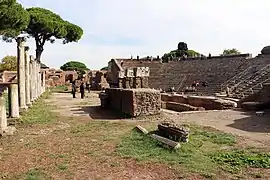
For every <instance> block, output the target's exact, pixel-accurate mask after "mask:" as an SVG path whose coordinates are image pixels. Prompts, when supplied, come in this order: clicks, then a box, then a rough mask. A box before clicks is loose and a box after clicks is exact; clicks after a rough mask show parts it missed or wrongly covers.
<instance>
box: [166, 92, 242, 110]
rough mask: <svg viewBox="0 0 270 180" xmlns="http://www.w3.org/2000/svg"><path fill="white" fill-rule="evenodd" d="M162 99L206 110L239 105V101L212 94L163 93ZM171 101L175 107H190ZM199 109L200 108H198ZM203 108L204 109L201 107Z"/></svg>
mask: <svg viewBox="0 0 270 180" xmlns="http://www.w3.org/2000/svg"><path fill="white" fill-rule="evenodd" d="M161 97H162V101H165V102H175V103H179V104H188V105H190V107H192V106H193V107H202V108H204V109H205V110H222V109H231V108H235V107H237V103H236V102H234V101H230V100H224V99H220V98H216V97H211V96H184V95H178V94H174V95H170V94H162V96H161ZM175 103H171V104H170V105H169V106H171V107H172V108H175V109H179V108H183V109H185V108H184V107H188V106H184V105H178V106H177V104H175ZM191 109H192V108H191ZM198 110H199V109H198ZM201 110H202V109H201Z"/></svg>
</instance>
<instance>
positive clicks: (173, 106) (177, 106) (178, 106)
mask: <svg viewBox="0 0 270 180" xmlns="http://www.w3.org/2000/svg"><path fill="white" fill-rule="evenodd" d="M166 109H169V110H173V111H178V112H183V111H203V110H205V109H204V108H203V107H194V106H191V105H189V104H183V103H176V102H166Z"/></svg>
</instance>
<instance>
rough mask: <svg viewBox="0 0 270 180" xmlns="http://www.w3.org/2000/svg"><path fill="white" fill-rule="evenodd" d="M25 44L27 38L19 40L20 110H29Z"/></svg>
mask: <svg viewBox="0 0 270 180" xmlns="http://www.w3.org/2000/svg"><path fill="white" fill-rule="evenodd" d="M24 43H25V38H23V37H18V38H17V59H18V60H17V63H18V64H17V74H18V75H17V79H18V91H19V105H20V108H21V109H22V110H23V109H27V106H26V95H25V56H24V49H25V47H24Z"/></svg>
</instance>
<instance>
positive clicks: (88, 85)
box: [86, 82, 90, 93]
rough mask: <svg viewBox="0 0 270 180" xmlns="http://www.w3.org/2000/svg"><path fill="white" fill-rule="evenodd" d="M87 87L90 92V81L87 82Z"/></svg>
mask: <svg viewBox="0 0 270 180" xmlns="http://www.w3.org/2000/svg"><path fill="white" fill-rule="evenodd" d="M86 89H87V91H88V93H90V84H89V83H88V82H87V83H86Z"/></svg>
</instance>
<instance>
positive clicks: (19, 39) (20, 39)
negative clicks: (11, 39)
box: [16, 37, 26, 47]
mask: <svg viewBox="0 0 270 180" xmlns="http://www.w3.org/2000/svg"><path fill="white" fill-rule="evenodd" d="M16 42H17V45H18V46H19V47H22V46H24V43H25V42H26V38H25V37H17V38H16Z"/></svg>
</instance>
